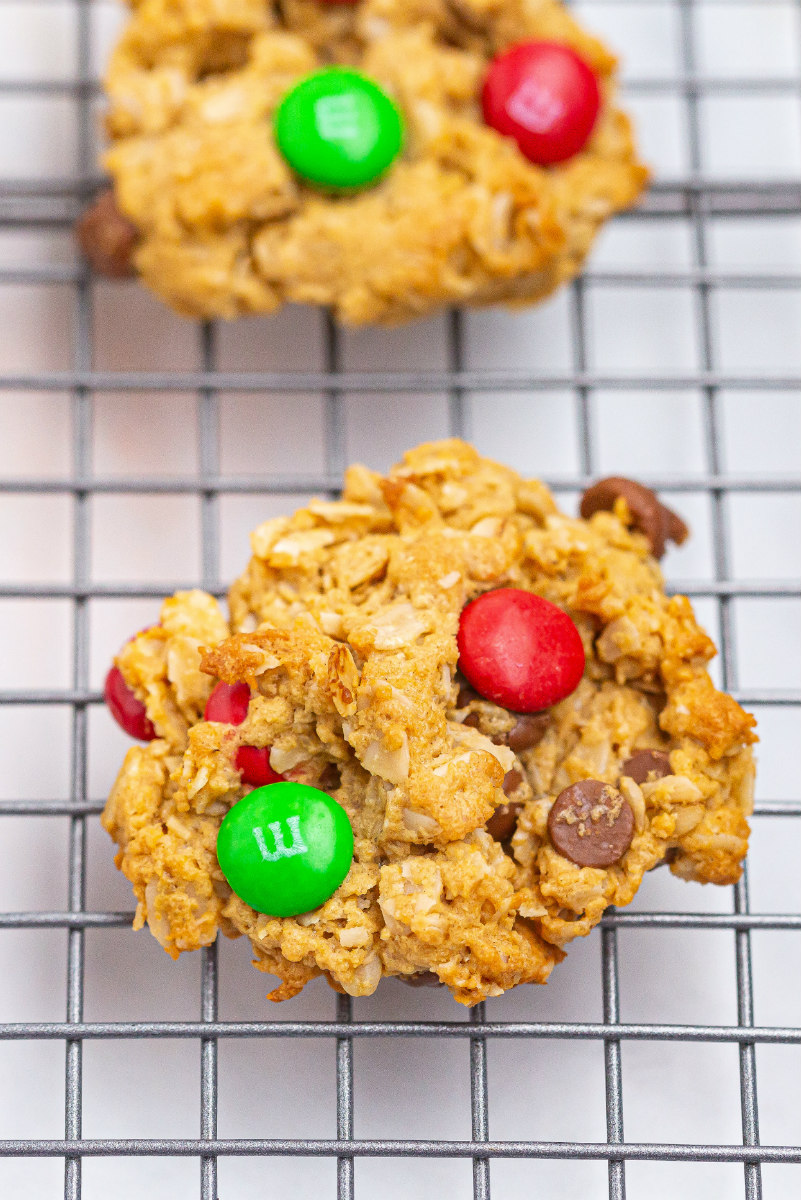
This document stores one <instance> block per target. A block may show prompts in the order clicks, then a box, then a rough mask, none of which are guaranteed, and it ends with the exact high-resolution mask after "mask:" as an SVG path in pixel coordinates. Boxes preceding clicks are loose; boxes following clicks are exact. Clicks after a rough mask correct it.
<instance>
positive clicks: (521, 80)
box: [481, 42, 601, 166]
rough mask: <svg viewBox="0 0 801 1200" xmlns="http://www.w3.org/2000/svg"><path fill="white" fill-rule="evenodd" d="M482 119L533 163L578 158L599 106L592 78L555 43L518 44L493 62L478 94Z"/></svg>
mask: <svg viewBox="0 0 801 1200" xmlns="http://www.w3.org/2000/svg"><path fill="white" fill-rule="evenodd" d="M481 102H482V105H483V108H484V120H485V121H486V123H487V124H488V125H489V126H491V127H492V128H493V129H497V131H498V133H502V134H504V135H506V136H507V137H513V138H514V139H515V141H516V142H517V144H518V146H519V147H520V150H521V152H522V153H523V154H524V155H525V156H526V158H527V159H529V160H530V161H531V162H533V163H539V164H540V165H543V166H544V165H547V164H549V163H560V162H564V161H565V160H566V159H568V158H572V157H573V155H574V154H578V152H579V150H581V149H582V147H583V146H584V145H585V143H586V142H587V139H588V138H589V136H590V134H591V133H592V130H593V126H594V125H595V122H596V120H597V117H598V110H599V109H600V107H601V95H600V91H599V89H598V80H597V79H596V78H595V75H594V74H593V72H592V71H591V70H590V68H589V67H588V66H587V64H586V63H585V62H584V60H583V59H582V58H579V56H578V55H577V54H576V52H575V50H571V49H570V47H569V46H564V45H562V44H561V43H559V42H521V43H520V45H518V46H512V48H511V49H510V50H506V51H504V53H503V54H499V55H498V57H497V58H494V59H493V61H492V62H491V63H490V66H489V71H488V72H487V76H486V79H485V80H484V89H483V91H482V95H481Z"/></svg>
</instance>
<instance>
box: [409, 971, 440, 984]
mask: <svg viewBox="0 0 801 1200" xmlns="http://www.w3.org/2000/svg"><path fill="white" fill-rule="evenodd" d="M398 978H399V979H400V981H401V983H407V984H408V985H409V987H442V980H441V979H440V977H439V976H438V975H435V974H434V972H433V971H415V973H414V975H399V976H398Z"/></svg>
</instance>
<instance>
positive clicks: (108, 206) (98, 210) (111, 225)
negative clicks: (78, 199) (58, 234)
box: [75, 188, 139, 279]
mask: <svg viewBox="0 0 801 1200" xmlns="http://www.w3.org/2000/svg"><path fill="white" fill-rule="evenodd" d="M75 237H76V238H77V241H78V245H79V246H80V247H81V250H83V252H84V254H85V255H86V257H87V258H88V260H89V262H90V264H91V266H92V269H93V270H95V271H96V272H97V273H98V275H105V276H106V277H107V278H109V279H126V278H128V276H130V275H133V274H134V269H133V252H134V248H135V246H136V243H137V241H138V239H139V233H138V230H137V228H136V226H135V225H132V224H131V222H130V221H129V220H128V218H127V217H126V216H123V214H122V213H121V212H120V210H119V208H118V207H117V201H116V200H115V199H114V193H113V191H112V190H111V188H109V189H108V190H107V191H105V192H101V193H100V195H99V196H98V197H97V198H96V199H95V201H94V203H92V204H90V206H89V207H88V208H87V209H86V211H85V212H84V213H83V214H82V215H81V217H80V218H79V219H78V222H77V224H76V226H75Z"/></svg>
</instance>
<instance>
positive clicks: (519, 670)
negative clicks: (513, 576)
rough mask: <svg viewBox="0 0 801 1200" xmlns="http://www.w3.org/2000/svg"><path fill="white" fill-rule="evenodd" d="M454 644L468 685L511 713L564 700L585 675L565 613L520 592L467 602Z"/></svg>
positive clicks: (507, 591) (487, 594)
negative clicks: (456, 643)
mask: <svg viewBox="0 0 801 1200" xmlns="http://www.w3.org/2000/svg"><path fill="white" fill-rule="evenodd" d="M457 640H458V645H459V668H460V670H461V671H462V674H463V675H465V676H466V678H467V680H468V682H469V683H471V684H472V685H473V687H474V688H475V689H476V691H477V692H479V693H480V695H482V696H484V697H485V699H487V700H492V701H493V702H494V703H495V704H501V705H503V707H504V708H509V709H511V710H512V711H513V712H519V713H530V712H538V711H539V710H540V709H543V708H550V706H551V705H552V704H556V703H557V702H558V701H559V700H564V698H565V697H566V696H569V695H570V693H571V692H572V691H575V689H576V688H577V687H578V684H579V680H580V679H581V676H582V674H583V671H584V646H583V644H582V641H581V635H580V634H579V631H578V629H577V628H576V626H575V625H574V624H573V622H572V621H571V619H570V617H569V616H568V615H567V613H566V612H564V611H563V610H562V609H561V608H558V607H557V606H556V605H555V604H551V602H550V601H549V600H544V599H543V598H542V597H541V596H535V595H534V594H533V593H532V592H526V591H523V590H522V589H521V588H498V589H497V590H496V591H493V592H485V593H484V595H482V596H479V597H478V598H477V599H476V600H473V601H471V602H470V604H468V605H467V607H466V608H465V609H464V610H463V612H462V615H461V618H460V620H459V633H458V639H457Z"/></svg>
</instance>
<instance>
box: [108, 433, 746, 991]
mask: <svg viewBox="0 0 801 1200" xmlns="http://www.w3.org/2000/svg"><path fill="white" fill-rule="evenodd" d="M624 518H626V519H627V514H626V513H618V512H617V511H616V510H615V511H606V510H602V511H598V512H596V513H594V514H593V515H592V516H591V517H590V518H589V519H588V520H585V519H581V518H572V517H568V516H566V515H564V514H562V513H561V512H559V510H558V509H557V507H556V505H555V504H554V501H553V499H552V497H551V495H550V493H549V492H548V490H547V488H545V487H544V486H543V485H542V484H541V483H539V482H537V481H532V480H525V479H523V478H521V477H520V476H519V475H518V474H517V473H516V472H515V471H512V470H510V469H509V468H506V467H504V466H501V465H500V464H498V463H495V462H493V461H491V460H489V459H485V458H482V457H481V456H479V455H478V453H477V452H476V451H475V450H474V449H473V448H472V447H471V446H468V445H467V444H466V443H464V442H461V441H458V440H450V441H444V442H437V443H430V444H427V445H423V446H419V447H417V448H416V449H415V450H412V451H410V452H409V453H408V454H406V455H405V456H404V459H403V461H402V462H401V463H400V464H398V465H397V466H396V467H395V468H393V469H392V470H391V471H390V472H389V473H388V474H387V475H386V476H381V475H379V474H378V473H376V472H374V471H370V470H368V469H367V468H364V467H359V466H355V467H352V468H350V470H349V471H348V473H347V476H346V482H345V489H344V492H343V496H342V499H341V500H339V501H330V500H313V501H311V502H310V503H309V504H307V505H306V506H305V507H304V508H302V509H300V510H299V511H298V512H296V513H295V514H294V515H293V516H291V517H282V518H273V519H271V520H269V521H266V522H265V523H263V524H262V525H261V526H259V527H258V528H257V529H256V530H255V531H254V532H253V535H252V547H253V557H252V559H251V561H250V563H249V565H248V567H247V569H246V571H245V572H244V574H243V575H242V576H241V577H240V579H239V580H237V582H236V583H235V584H234V585H233V587H232V589H231V592H230V600H229V603H230V623H229V622H226V621H225V619H224V618H223V616H222V613H221V612H220V610H219V607H218V606H217V604H216V602H215V601H214V600H213V599H212V598H211V597H207V596H205V595H204V594H203V593H197V592H195V593H184V594H179V596H177V597H175V598H173V599H172V600H170V601H168V602H167V603H166V605H165V608H164V610H163V615H162V624H161V626H160V627H157V628H156V629H154V630H149V631H146V632H145V633H143V634H140V635H139V636H138V637H137V638H135V639H134V641H132V642H131V643H130V644H129V645H128V646H127V647H126V648H125V649H124V650H123V652H122V653H121V655H120V657H119V660H118V662H119V665H120V668H121V669H122V671H123V674H124V676H125V679H126V681H127V683H128V685H129V686H130V687H132V688H133V689H134V690H135V692H136V695H137V697H138V698H139V699H140V700H142V701H143V702H144V703H145V704H146V707H147V713H148V717H149V718H150V720H151V721H152V722H153V724H154V726H155V728H156V731H157V734H158V737H159V739H160V740H157V741H154V742H152V743H150V745H149V746H147V747H146V748H145V749H144V750H137V751H132V752H131V754H130V755H129V759H128V760H126V764H125V766H124V767H123V771H122V772H121V775H120V778H119V780H118V783H117V786H116V788H115V792H114V793H113V795H112V798H111V800H110V802H109V808H108V809H107V813H106V823H107V827H108V828H109V829H110V831H111V832H112V834H113V836H115V838H116V839H117V840H118V842H119V843H120V845H121V846H122V847H123V859H122V864H123V869H124V870H125V871H126V873H127V874H129V876H130V877H131V878H132V879H133V881H134V885H135V888H136V889H137V895H138V897H139V899H140V904H141V906H142V907H141V919H143V920H144V919H147V920H148V921H149V922H150V924H151V928H152V929H153V931H154V932H155V933H156V936H158V937H159V940H161V941H162V943H163V944H164V945H165V946H166V948H167V949H169V950H170V951H171V952H176V953H177V952H178V950H180V949H185V948H189V946H191V945H195V944H204V943H203V941H202V939H203V938H205V937H206V936H207V933H208V927H209V921H211V920H212V916H210V913H212V914H213V912H214V911H216V912H217V917H216V918H215V919H216V920H217V921H218V923H219V926H220V928H222V929H223V930H224V931H231V930H236V931H239V932H245V933H247V934H248V936H250V937H251V940H252V942H253V945H254V948H255V950H256V952H257V957H258V958H259V961H260V962H261V964H262V966H263V968H264V969H265V970H270V971H272V972H274V973H277V974H278V975H280V976H281V977H282V978H283V979H284V981H285V983H284V989H285V990H282V991H281V995H288V994H290V993H291V991H292V990H297V987H298V986H302V982H303V981H304V980H305V979H306V978H311V977H312V975H313V974H315V973H319V972H320V971H322V972H324V973H327V974H328V977H329V978H331V979H332V980H333V981H334V982H335V983H336V984H337V986H341V987H344V988H345V989H346V990H348V991H351V992H352V994H364V993H365V992H367V991H371V990H373V989H374V987H375V986H376V985H377V982H378V980H379V979H380V977H381V975H382V974H400V975H413V974H418V973H421V972H433V974H434V975H435V976H436V977H437V978H438V979H440V980H442V981H444V982H445V983H447V984H448V986H450V987H451V989H452V990H453V992H454V995H456V996H457V998H458V999H461V1000H464V1001H465V1002H467V1003H472V1002H474V1001H475V1000H476V999H480V998H482V997H483V996H486V995H492V994H497V990H503V989H505V988H506V987H509V986H513V984H514V983H515V982H520V981H522V980H525V979H528V980H530V981H535V980H539V981H543V980H544V979H545V978H546V977H547V974H548V971H549V970H550V969H551V966H552V965H553V963H554V962H555V961H557V959H558V957H559V954H558V950H559V947H561V946H562V945H564V944H565V943H566V942H568V941H569V940H570V939H572V938H573V937H575V936H577V935H581V934H584V933H587V932H588V931H589V930H590V929H591V928H592V927H593V926H594V925H595V924H596V923H597V921H598V920H599V919H600V917H601V915H602V913H603V911H604V909H605V908H606V907H607V906H608V905H609V904H625V903H627V902H628V901H629V900H630V899H631V898H632V897H633V895H634V893H635V891H636V889H637V886H638V885H639V882H640V880H641V878H642V875H643V873H644V872H645V871H646V870H648V869H650V868H651V867H653V866H655V865H657V864H658V863H659V862H662V861H665V860H669V861H670V863H671V869H672V870H673V871H674V872H675V873H676V874H679V875H681V876H683V877H685V878H694V879H701V880H714V881H716V882H724V881H728V882H731V881H733V880H735V879H736V878H738V876H739V872H740V863H741V860H742V858H743V856H744V854H745V850H746V847H747V836H748V826H747V822H746V819H745V818H746V816H747V814H748V812H749V811H750V805H751V789H752V780H753V763H752V757H751V753H750V749H749V745H750V743H751V742H752V741H754V740H755V738H754V734H753V732H752V729H753V725H754V721H753V718H752V717H750V716H749V715H748V714H746V713H744V712H743V710H742V709H741V708H740V707H739V705H737V704H736V702H735V701H734V700H732V699H731V698H730V697H729V696H726V695H724V694H723V693H720V692H718V691H717V690H716V689H715V687H714V685H713V684H712V682H711V680H710V678H709V676H708V674H707V672H706V662H707V661H708V659H709V658H710V657H711V655H712V654H713V653H714V647H713V646H712V643H711V642H710V640H709V639H708V638H707V636H706V635H705V634H704V633H703V631H702V630H701V629H700V628H699V627H698V625H697V623H696V621H695V618H694V616H693V613H692V609H691V606H690V605H689V602H688V601H687V600H686V599H685V598H683V597H672V598H671V597H668V596H666V595H665V592H664V587H663V581H662V576H661V573H660V570H659V567H658V565H657V563H656V560H655V559H654V558H653V557H652V555H651V553H650V545H649V542H648V539H647V538H646V537H645V536H644V535H643V534H642V533H641V532H639V531H638V530H637V529H629V528H628V527H627V524H626V520H625V519H624ZM507 587H513V588H520V589H524V590H525V591H527V592H533V593H536V594H537V595H539V596H542V597H544V598H545V599H546V600H549V601H551V602H552V603H553V604H556V605H558V606H559V607H560V608H561V609H562V610H564V612H566V613H567V614H568V615H569V617H570V618H571V619H572V621H573V622H574V623H575V626H576V628H577V629H578V630H579V633H580V635H581V639H582V642H583V645H584V651H585V657H586V665H585V672H584V677H583V679H582V680H581V682H580V683H579V685H578V687H577V688H576V689H575V691H574V692H572V693H571V694H570V695H568V696H567V697H566V698H565V699H563V700H561V701H560V702H559V703H557V704H555V705H554V706H553V707H552V708H550V709H548V710H547V711H545V712H544V713H539V714H520V713H515V712H511V711H508V710H507V709H505V708H503V707H502V706H499V705H498V704H495V703H493V702H492V701H490V700H488V699H487V698H486V697H483V696H481V695H479V694H478V693H477V692H476V691H475V690H474V689H473V688H471V687H468V686H467V685H466V684H465V681H464V679H463V678H462V677H461V676H460V673H459V670H458V648H457V642H456V635H457V630H458V627H459V619H460V614H461V612H462V610H463V608H464V607H465V605H466V604H467V603H468V602H469V601H470V600H472V599H474V598H475V597H477V596H479V595H481V594H483V593H485V592H488V591H491V590H493V589H498V588H507ZM218 681H223V682H224V683H226V684H243V683H244V684H246V685H247V687H248V688H249V690H250V703H249V706H248V708H247V715H246V716H245V718H244V720H243V721H242V723H241V724H239V725H226V724H224V723H219V722H217V721H206V720H203V719H202V715H203V707H204V705H205V703H206V701H207V698H208V695H209V693H210V691H211V689H212V687H214V686H215V684H216V683H217V682H218ZM240 746H254V747H268V748H269V756H270V764H271V766H272V769H273V770H274V771H276V772H278V773H279V774H281V775H283V776H284V777H285V778H289V779H295V780H297V781H298V782H303V783H309V784H312V785H313V786H317V787H322V788H323V789H324V790H327V791H329V792H330V794H331V795H333V796H334V798H335V799H336V800H337V801H338V802H339V803H340V804H341V805H342V806H343V807H344V808H345V811H346V812H347V814H348V817H349V819H350V821H351V825H352V827H353V831H354V838H355V856H354V863H353V866H352V868H351V872H350V874H349V875H348V877H347V879H346V880H345V883H344V884H343V885H342V887H341V888H340V889H338V891H337V892H336V893H335V894H334V896H333V897H332V898H331V899H330V900H329V901H326V903H325V904H323V905H322V907H321V908H320V909H319V910H317V911H316V913H315V914H310V915H308V919H307V917H305V916H303V917H298V918H284V919H277V918H267V917H264V916H262V915H259V914H256V913H253V911H252V910H250V909H248V907H247V905H245V904H243V902H242V901H241V900H239V899H238V898H237V897H235V896H232V895H231V893H230V889H229V888H228V887H227V885H226V883H225V881H224V879H223V878H222V876H221V874H220V872H219V868H218V867H217V865H216V860H214V857H213V845H214V838H215V836H216V835H215V831H216V828H217V827H218V825H219V822H220V820H221V818H222V816H224V815H225V813H226V812H227V811H228V809H229V808H230V806H231V805H232V804H233V803H235V802H236V801H237V799H238V798H240V797H241V796H242V795H243V794H244V790H245V789H246V785H245V784H243V782H242V780H241V778H240V773H239V771H238V769H237V767H236V755H237V750H238V748H239V747H240ZM143 779H146V780H147V781H148V782H147V787H146V788H145V791H144V794H145V795H146V797H147V798H148V799H147V811H146V812H143V808H142V804H143V801H142V795H141V791H142V780H143ZM137 789H139V791H137ZM164 830H166V831H167V832H166V833H164V832H163V831H164ZM181 839H183V840H181ZM182 880H183V882H181V881H182ZM204 881H205V882H204ZM148 889H149V890H148ZM187 889H188V890H187ZM148 897H149V898H148ZM193 913H195V914H196V915H195V916H193V915H192V914H193ZM343 922H344V924H343ZM332 937H333V938H334V940H335V941H334V942H332ZM466 946H467V947H469V951H466V950H465V947H466ZM465 955H467V956H466V957H465ZM301 963H302V964H303V970H301V969H300V967H298V966H297V964H301ZM288 964H295V966H292V967H290V966H289V965H288ZM287 989H288V990H287Z"/></svg>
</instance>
